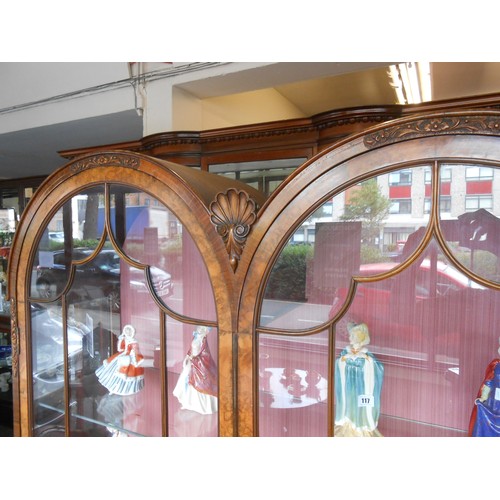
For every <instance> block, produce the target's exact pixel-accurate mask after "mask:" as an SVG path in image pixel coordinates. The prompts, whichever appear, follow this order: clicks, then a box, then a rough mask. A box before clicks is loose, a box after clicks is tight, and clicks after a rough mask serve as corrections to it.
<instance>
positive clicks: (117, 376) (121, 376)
mask: <svg viewBox="0 0 500 500" xmlns="http://www.w3.org/2000/svg"><path fill="white" fill-rule="evenodd" d="M143 362H144V356H143V355H142V354H141V353H140V351H139V344H138V343H137V340H136V339H135V328H134V327H133V326H132V325H126V326H124V327H123V331H122V333H121V335H120V336H119V337H118V352H116V353H115V354H113V355H112V356H110V357H109V358H108V359H106V360H104V362H103V364H102V365H101V366H100V367H99V368H98V369H97V370H96V372H95V373H96V375H97V378H98V380H99V382H100V383H101V384H102V385H103V386H104V387H106V389H108V391H109V392H110V394H118V395H120V396H127V395H129V394H135V393H136V392H139V391H140V390H141V389H142V388H143V387H144V367H143V366H142V364H143Z"/></svg>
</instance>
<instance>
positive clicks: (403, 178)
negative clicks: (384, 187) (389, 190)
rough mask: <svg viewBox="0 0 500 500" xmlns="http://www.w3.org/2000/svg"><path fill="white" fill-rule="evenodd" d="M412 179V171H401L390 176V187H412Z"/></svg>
mask: <svg viewBox="0 0 500 500" xmlns="http://www.w3.org/2000/svg"><path fill="white" fill-rule="evenodd" d="M411 179H412V172H411V170H399V171H397V172H391V173H390V174H389V186H410V185H411Z"/></svg>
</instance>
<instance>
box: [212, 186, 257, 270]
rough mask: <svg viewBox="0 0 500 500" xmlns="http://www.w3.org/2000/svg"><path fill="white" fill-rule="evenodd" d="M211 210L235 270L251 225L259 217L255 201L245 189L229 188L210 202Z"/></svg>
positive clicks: (213, 221)
mask: <svg viewBox="0 0 500 500" xmlns="http://www.w3.org/2000/svg"><path fill="white" fill-rule="evenodd" d="M210 212H211V216H210V220H211V221H212V223H213V224H214V226H215V228H216V230H217V232H218V233H219V235H220V236H221V237H222V239H223V241H224V244H225V246H226V251H227V253H228V255H229V263H230V264H231V268H232V269H233V272H235V271H236V268H237V267H238V263H239V260H240V257H241V254H242V252H243V247H244V246H245V242H246V239H247V237H248V234H249V233H250V229H251V226H252V224H253V223H254V222H255V220H256V218H257V215H256V205H255V202H254V201H253V200H252V199H251V198H250V197H249V196H248V194H247V193H245V192H244V191H237V190H236V189H229V190H227V191H226V192H225V193H218V194H217V196H216V197H215V200H214V201H213V202H212V203H211V204H210Z"/></svg>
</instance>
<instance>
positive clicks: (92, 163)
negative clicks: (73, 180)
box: [71, 153, 139, 173]
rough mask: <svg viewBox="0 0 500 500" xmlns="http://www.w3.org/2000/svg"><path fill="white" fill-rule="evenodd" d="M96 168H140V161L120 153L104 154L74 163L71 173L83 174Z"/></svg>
mask: <svg viewBox="0 0 500 500" xmlns="http://www.w3.org/2000/svg"><path fill="white" fill-rule="evenodd" d="M94 167H128V168H138V167H139V159H138V158H135V157H131V156H129V155H122V154H119V153H112V154H102V155H98V156H91V157H90V158H84V159H82V160H80V161H77V162H75V163H73V165H71V171H72V172H74V173H77V172H81V171H82V170H86V169H88V168H94Z"/></svg>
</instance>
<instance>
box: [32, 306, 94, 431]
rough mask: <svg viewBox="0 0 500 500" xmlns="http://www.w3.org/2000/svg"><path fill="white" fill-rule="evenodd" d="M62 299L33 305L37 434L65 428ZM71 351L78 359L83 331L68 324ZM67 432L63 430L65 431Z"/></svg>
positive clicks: (71, 356) (69, 352) (34, 390)
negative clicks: (46, 305) (49, 429)
mask: <svg viewBox="0 0 500 500" xmlns="http://www.w3.org/2000/svg"><path fill="white" fill-rule="evenodd" d="M63 332H64V330H63V321H62V309H61V303H60V302H59V303H54V304H52V305H51V306H50V307H42V306H38V305H34V304H33V305H32V306H31V339H32V340H31V348H32V364H33V366H32V369H33V407H34V417H33V420H34V421H33V425H34V435H35V436H38V435H43V434H44V432H45V431H46V430H47V428H48V427H54V426H57V425H59V426H60V425H62V426H63V428H64V413H65V403H64V380H65V371H64V370H65V367H64V344H63V342H62V338H63ZM67 335H68V354H69V356H70V358H71V360H72V362H74V363H76V362H77V360H78V358H79V357H80V356H81V343H82V338H83V335H84V332H83V331H82V330H81V329H79V328H77V327H70V328H68V332H67ZM63 434H64V431H63Z"/></svg>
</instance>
